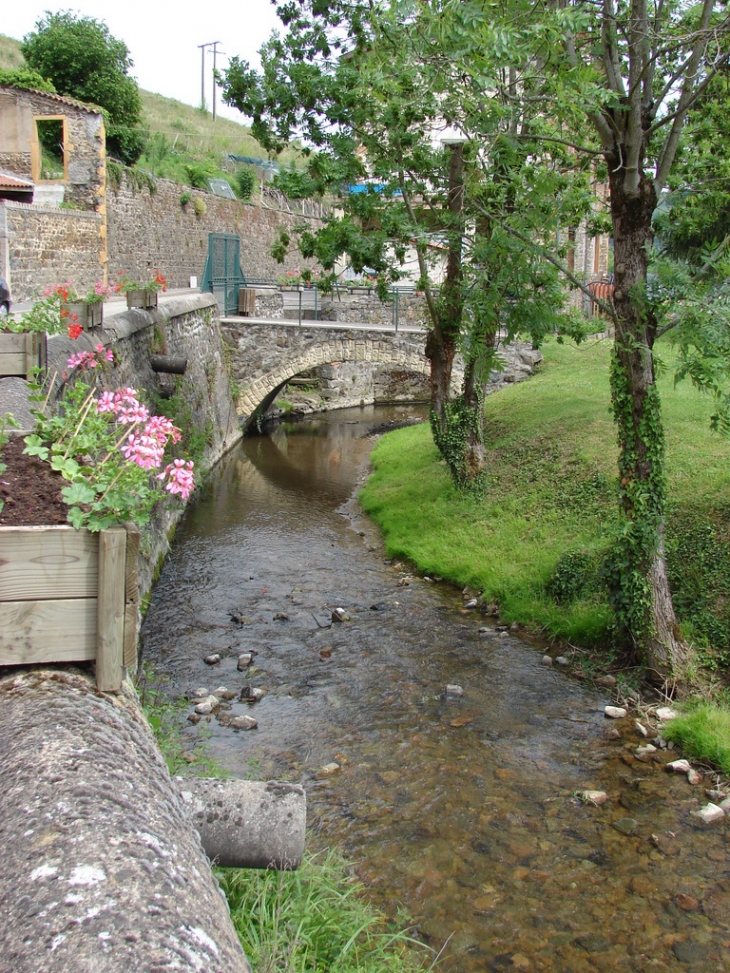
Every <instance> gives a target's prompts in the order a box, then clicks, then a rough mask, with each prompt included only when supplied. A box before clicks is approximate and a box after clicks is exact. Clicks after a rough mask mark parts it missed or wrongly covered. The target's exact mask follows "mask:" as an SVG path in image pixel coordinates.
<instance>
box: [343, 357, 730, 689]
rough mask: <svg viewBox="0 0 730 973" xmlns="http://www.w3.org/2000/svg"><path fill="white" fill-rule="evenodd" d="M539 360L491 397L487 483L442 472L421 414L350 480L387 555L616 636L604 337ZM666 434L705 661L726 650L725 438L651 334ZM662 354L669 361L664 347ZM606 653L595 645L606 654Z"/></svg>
mask: <svg viewBox="0 0 730 973" xmlns="http://www.w3.org/2000/svg"><path fill="white" fill-rule="evenodd" d="M543 353H544V356H545V358H544V362H543V363H542V364H541V366H540V368H539V370H538V371H537V373H536V374H535V375H534V376H533V377H532V378H531V379H529V381H527V382H524V383H522V384H520V385H515V386H512V387H510V388H508V389H506V390H505V391H503V392H500V393H499V394H498V395H493V396H491V397H489V398H488V399H487V400H486V404H485V415H486V420H485V429H486V443H487V450H488V461H487V469H488V476H487V487H486V491H485V494H484V496H483V498H480V499H475V498H473V497H468V496H462V495H460V494H459V493H458V492H457V491H456V490H455V489H454V488H453V486H452V484H451V481H450V478H449V475H448V472H447V469H446V467H445V465H444V463H443V462H442V461H441V459H440V457H439V455H438V453H437V451H436V448H435V446H434V445H433V441H432V439H431V434H430V430H429V428H428V426H427V425H422V426H416V427H410V428H407V429H402V430H398V431H396V432H393V433H390V434H388V435H387V436H384V437H383V438H382V440H381V441H380V442H379V443H378V445H377V446H376V448H375V450H374V452H373V455H372V466H373V474H372V476H371V477H370V479H369V480H368V483H367V484H366V486H365V488H364V489H363V491H362V492H361V494H360V499H361V502H362V505H363V507H364V509H365V510H366V511H367V513H368V514H370V516H372V517H373V518H374V519H375V521H376V522H377V523H378V525H379V526H380V527H381V529H382V531H383V533H384V536H385V541H386V546H387V550H388V553H389V555H391V556H393V557H400V558H406V559H408V560H409V561H411V562H412V563H413V564H414V565H415V566H416V567H417V569H419V570H420V571H422V572H424V573H426V574H435V575H438V576H440V577H442V578H444V579H446V580H448V581H451V582H453V583H454V584H456V585H459V586H462V585H469V586H470V587H472V588H475V589H479V590H481V591H482V592H483V596H484V599H485V600H486V601H489V602H496V603H497V604H498V605H499V610H500V614H501V616H502V617H503V619H505V620H506V621H509V622H512V621H518V622H520V623H523V624H524V625H526V626H528V627H529V628H530V629H531V630H533V631H534V632H536V633H539V634H541V635H543V636H545V637H547V638H550V639H561V640H566V641H568V642H570V643H572V644H574V645H578V646H581V647H584V648H595V647H601V648H602V649H603V650H604V651H607V652H608V654H609V658H610V657H611V653H612V651H613V639H612V614H611V610H610V607H609V605H608V600H607V595H606V591H605V588H604V586H603V582H602V571H601V569H602V564H603V562H604V559H605V556H606V553H607V552H608V551H609V549H610V547H611V545H612V543H613V540H614V538H615V536H616V531H617V529H618V522H617V516H616V460H617V447H616V442H615V432H614V426H613V420H612V417H611V414H610V411H609V404H610V400H609V389H608V367H609V357H610V342H608V341H591V342H588V343H586V344H583V345H581V346H579V347H576V346H574V345H572V344H564V345H559V344H557V343H551V344H548V345H547V346H546V347H545V348H544V349H543ZM659 358H660V382H659V384H660V389H661V394H662V403H663V410H664V418H665V424H666V435H667V473H668V483H669V490H668V495H669V505H668V511H667V557H668V568H669V572H670V578H671V583H672V588H673V591H674V596H675V605H676V609H677V613H678V617H679V620H680V623H681V625H682V630H683V632H684V634H685V636H686V637H687V638H688V639H689V640H690V641H691V642H692V643H693V644H694V646H695V647H696V649H697V652H698V658H699V660H700V661H701V663H702V664H703V665H705V666H706V667H708V668H710V669H712V670H715V671H717V672H724V671H725V670H726V669H727V667H728V666H729V665H730V493H729V491H728V485H729V480H730V463H729V462H728V460H730V442H729V441H728V440H726V439H723V438H721V437H720V436H719V435H717V434H716V433H713V432H712V431H711V430H710V427H709V417H710V413H711V411H712V408H711V402H710V400H709V399H708V398H707V397H704V396H702V395H701V394H699V393H698V392H697V391H696V390H694V389H693V388H692V387H691V386H690V385H689V384H688V383H680V384H679V385H678V386H676V387H675V386H674V382H673V374H672V367H671V363H672V354H671V349H670V348H669V347H668V346H664V347H663V348H660V350H659ZM661 359H663V361H661ZM603 658H604V662H605V655H604V657H603Z"/></svg>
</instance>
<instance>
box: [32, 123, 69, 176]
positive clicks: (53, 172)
mask: <svg viewBox="0 0 730 973" xmlns="http://www.w3.org/2000/svg"><path fill="white" fill-rule="evenodd" d="M35 127H36V135H37V138H38V154H37V168H36V175H35V179H36V182H63V180H64V179H65V178H66V120H65V118H63V117H62V116H52V117H49V118H36V120H35Z"/></svg>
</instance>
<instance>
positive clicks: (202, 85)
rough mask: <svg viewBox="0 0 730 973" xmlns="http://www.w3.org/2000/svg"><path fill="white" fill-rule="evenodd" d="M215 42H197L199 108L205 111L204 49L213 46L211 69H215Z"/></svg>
mask: <svg viewBox="0 0 730 973" xmlns="http://www.w3.org/2000/svg"><path fill="white" fill-rule="evenodd" d="M215 44H220V41H210V42H209V43H208V44H198V47H199V48H200V108H201V111H205V49H206V47H212V48H213V70H215V46H214V45H215ZM213 118H215V78H214V79H213Z"/></svg>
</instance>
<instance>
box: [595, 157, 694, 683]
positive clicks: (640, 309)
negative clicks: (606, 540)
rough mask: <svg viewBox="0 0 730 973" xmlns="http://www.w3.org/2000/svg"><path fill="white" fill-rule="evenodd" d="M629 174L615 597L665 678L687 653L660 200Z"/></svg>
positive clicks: (615, 387) (616, 362) (647, 182)
mask: <svg viewBox="0 0 730 973" xmlns="http://www.w3.org/2000/svg"><path fill="white" fill-rule="evenodd" d="M624 175H625V174H624V173H623V171H622V169H621V166H620V165H614V166H611V167H610V184H611V214H612V219H613V227H614V274H615V276H614V281H615V293H614V306H615V311H616V319H615V320H616V339H615V344H614V351H613V361H612V367H611V399H612V405H613V414H614V419H615V422H616V426H617V431H618V445H619V496H620V503H621V513H622V516H623V519H624V530H623V532H622V534H621V538H620V540H619V543H618V545H617V548H616V550H615V552H614V557H613V570H612V597H613V602H614V608H615V610H616V615H617V618H618V620H619V621H620V622H621V623H622V625H623V626H624V627H625V628H626V630H627V631H628V632H629V633H630V634H631V636H632V638H633V640H634V644H635V645H636V646H637V648H638V649H639V654H640V656H641V657H642V661H644V663H645V664H646V666H647V667H648V669H649V670H650V672H651V673H652V674H654V676H655V677H656V678H658V679H659V681H662V680H664V679H666V678H667V677H668V676H669V675H670V674H671V673H673V672H676V671H677V670H678V668H679V667H680V665H681V663H682V662H683V661H684V659H685V656H686V648H685V646H684V644H683V643H682V641H681V640H680V638H679V637H678V629H677V624H676V619H675V615H674V608H673V605H672V596H671V592H670V589H669V582H668V580H667V571H666V564H665V557H664V518H665V502H666V477H665V456H664V430H663V425H662V418H661V406H660V401H659V393H658V390H657V386H656V375H655V370H654V360H653V354H652V350H653V346H654V340H655V338H656V331H657V322H656V318H655V315H654V313H653V311H652V308H651V306H650V304H649V303H648V302H647V300H646V275H647V267H648V259H649V253H650V252H651V245H652V242H653V233H652V226H651V220H652V214H653V212H654V209H655V208H656V202H657V198H656V191H655V188H654V183H653V181H652V180H651V179H650V178H648V177H647V176H646V175H643V176H642V177H641V179H640V180H639V184H638V186H637V187H636V190H635V191H633V192H629V191H627V186H626V180H625V178H624Z"/></svg>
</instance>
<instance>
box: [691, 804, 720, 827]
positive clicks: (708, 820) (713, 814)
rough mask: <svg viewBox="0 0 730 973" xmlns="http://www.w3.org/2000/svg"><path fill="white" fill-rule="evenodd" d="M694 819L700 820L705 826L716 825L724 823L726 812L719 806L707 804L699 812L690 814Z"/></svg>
mask: <svg viewBox="0 0 730 973" xmlns="http://www.w3.org/2000/svg"><path fill="white" fill-rule="evenodd" d="M690 813H691V814H692V816H693V817H695V818H699V819H700V821H702V823H703V824H715V822H717V821H724V819H725V812H724V811H723V809H722V808H721V807H718V806H717V804H712V803H710V804H705V806H704V807H701V808H700V809H699V811H691V812H690Z"/></svg>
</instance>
